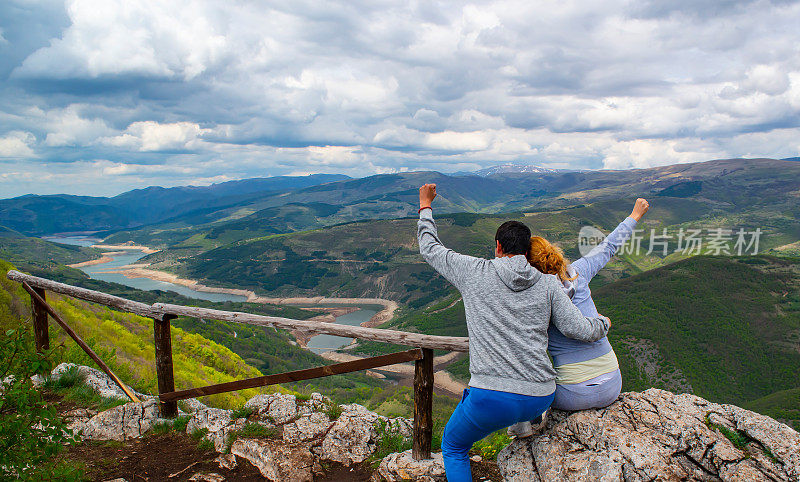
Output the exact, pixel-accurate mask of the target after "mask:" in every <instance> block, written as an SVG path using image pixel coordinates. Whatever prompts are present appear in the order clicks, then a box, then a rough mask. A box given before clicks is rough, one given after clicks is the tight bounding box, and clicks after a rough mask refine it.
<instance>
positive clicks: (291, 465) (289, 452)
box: [231, 439, 321, 482]
mask: <svg viewBox="0 0 800 482" xmlns="http://www.w3.org/2000/svg"><path fill="white" fill-rule="evenodd" d="M231 453H232V454H234V455H238V456H239V457H242V458H244V459H247V460H249V461H250V463H252V464H253V465H255V466H256V467H257V468H258V470H259V472H261V475H263V476H264V477H266V478H267V479H268V480H272V481H285V482H310V481H312V480H314V473H315V472H317V473H318V472H320V471H321V466H320V463H319V460H318V459H317V458H316V457H314V455H313V454H312V453H311V451H310V450H309V448H308V446H307V445H305V444H293V443H287V442H284V441H279V440H261V439H239V440H237V441H235V442H234V443H233V445H232V446H231Z"/></svg>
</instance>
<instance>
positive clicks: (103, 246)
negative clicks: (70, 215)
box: [91, 244, 160, 254]
mask: <svg viewBox="0 0 800 482" xmlns="http://www.w3.org/2000/svg"><path fill="white" fill-rule="evenodd" d="M91 247H92V248H99V249H133V250H138V251H141V252H143V253H144V254H153V253H158V252H159V251H160V250H158V249H153V248H148V247H147V246H141V245H139V244H93V245H92V246H91Z"/></svg>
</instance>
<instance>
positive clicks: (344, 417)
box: [314, 404, 413, 466]
mask: <svg viewBox="0 0 800 482" xmlns="http://www.w3.org/2000/svg"><path fill="white" fill-rule="evenodd" d="M377 425H384V426H385V431H386V432H387V433H400V434H402V435H403V436H404V437H406V438H408V437H410V436H411V433H412V426H413V425H412V423H411V421H410V420H408V419H404V418H393V419H389V418H386V417H384V416H382V415H378V414H377V413H375V412H371V411H369V410H367V409H366V408H365V407H363V406H361V405H358V404H350V405H343V406H342V414H341V415H340V416H339V418H338V419H337V420H336V421H335V422H334V424H333V426H332V427H331V428H330V430H328V432H327V434H326V435H325V437H324V438H323V439H322V443H321V444H320V445H319V446H318V447H315V448H314V452H315V453H316V454H318V455H319V456H320V457H321V458H322V459H324V460H330V461H333V462H339V463H340V464H342V465H345V466H350V465H352V464H354V463H355V464H358V463H361V462H363V461H364V460H366V459H367V457H369V456H370V455H372V453H373V452H374V451H375V447H376V442H377V440H378V437H379V436H380V434H379V433H378V430H377V429H376V426H377Z"/></svg>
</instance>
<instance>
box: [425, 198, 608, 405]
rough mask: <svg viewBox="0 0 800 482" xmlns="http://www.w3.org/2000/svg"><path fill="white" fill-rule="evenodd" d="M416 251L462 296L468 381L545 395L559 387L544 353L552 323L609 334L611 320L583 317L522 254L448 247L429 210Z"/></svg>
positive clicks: (587, 337)
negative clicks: (478, 253) (481, 253)
mask: <svg viewBox="0 0 800 482" xmlns="http://www.w3.org/2000/svg"><path fill="white" fill-rule="evenodd" d="M417 238H418V240H419V251H420V253H421V254H422V257H423V258H424V259H425V261H427V262H428V264H430V265H431V266H432V267H433V269H435V270H436V271H437V272H438V273H439V274H441V275H442V276H444V277H445V279H447V281H449V282H450V283H452V284H453V285H454V286H455V287H456V288H457V289H458V291H460V292H461V296H462V298H463V300H464V309H465V311H466V318H467V331H468V333H469V355H470V362H469V371H470V376H471V378H470V381H469V386H471V387H476V388H484V389H488V390H498V391H502V392H510V393H517V394H521V395H531V396H537V397H538V396H546V395H550V394H551V393H553V392H554V391H555V389H556V385H555V378H556V372H555V370H553V365H552V364H551V363H550V359H549V358H548V356H547V327H548V326H550V323H553V325H555V326H556V327H557V328H558V329H559V330H560V331H561V333H563V334H564V335H566V336H568V337H571V338H575V339H578V340H583V341H587V342H588V341H595V340H599V339H601V338H603V337H604V336H606V333H607V332H608V325H609V322H608V319H607V318H604V317H595V318H586V317H584V316H583V315H582V314H581V312H580V311H579V310H578V308H576V307H575V305H573V304H572V302H571V301H570V299H569V298H568V297H567V295H566V294H565V293H564V288H563V286H562V285H561V282H559V280H558V279H557V278H556V277H555V276H553V275H544V274H542V273H540V272H539V271H537V270H536V269H535V268H533V267H532V266H531V265H530V263H528V260H527V259H526V258H525V256H523V255H517V256H509V257H503V258H495V259H483V258H475V257H472V256H466V255H463V254H459V253H456V252H455V251H453V250H452V249H448V248H446V247H444V245H443V244H442V242H441V241H440V240H439V236H438V234H437V230H436V223H435V222H434V221H433V213H432V210H430V209H423V210H422V211H421V212H420V215H419V222H418V224H417Z"/></svg>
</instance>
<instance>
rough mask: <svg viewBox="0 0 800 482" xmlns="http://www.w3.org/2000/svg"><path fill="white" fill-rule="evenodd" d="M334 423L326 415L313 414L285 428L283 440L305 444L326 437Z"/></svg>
mask: <svg viewBox="0 0 800 482" xmlns="http://www.w3.org/2000/svg"><path fill="white" fill-rule="evenodd" d="M332 425H333V422H331V420H330V419H329V418H328V416H327V415H326V414H324V413H320V412H311V413H309V414H307V415H301V416H300V417H299V418H298V419H297V420H295V421H294V422H291V423H287V424H286V425H284V426H283V440H285V441H287V442H305V441H309V440H313V439H315V438H317V437H320V436H322V435H325V434H326V433H327V432H328V429H330V428H331V426H332Z"/></svg>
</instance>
